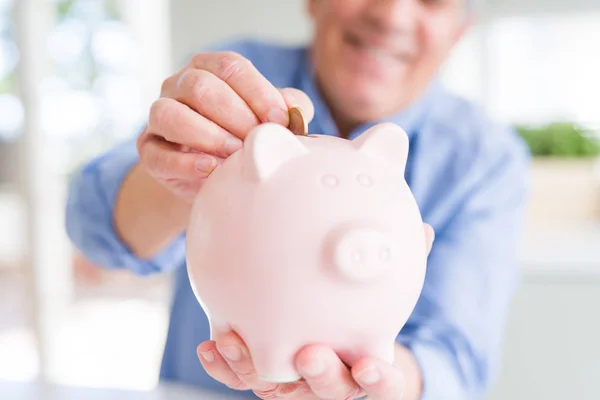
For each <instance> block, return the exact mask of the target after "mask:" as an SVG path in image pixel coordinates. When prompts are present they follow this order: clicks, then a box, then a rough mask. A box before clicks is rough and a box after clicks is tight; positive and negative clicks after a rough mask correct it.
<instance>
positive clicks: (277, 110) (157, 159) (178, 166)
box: [137, 52, 314, 200]
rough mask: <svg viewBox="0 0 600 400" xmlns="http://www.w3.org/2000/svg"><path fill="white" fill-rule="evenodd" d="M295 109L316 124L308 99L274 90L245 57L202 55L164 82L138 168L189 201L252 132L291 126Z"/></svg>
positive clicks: (143, 137) (140, 141) (289, 91)
mask: <svg viewBox="0 0 600 400" xmlns="http://www.w3.org/2000/svg"><path fill="white" fill-rule="evenodd" d="M294 105H299V106H300V107H301V108H302V109H303V110H304V112H305V114H306V117H307V118H308V120H309V121H310V120H311V119H312V117H313V115H314V107H313V105H312V102H311V101H310V99H309V98H308V96H307V95H306V94H304V93H303V92H301V91H299V90H296V89H289V88H287V89H281V90H279V89H277V88H275V87H274V86H273V85H272V84H271V83H270V82H269V81H268V80H267V79H266V78H265V77H264V76H263V75H262V74H260V72H259V71H258V70H257V69H256V68H255V67H254V66H253V65H252V63H251V62H250V61H249V60H247V59H246V58H244V57H242V56H241V55H239V54H236V53H231V52H215V53H203V54H199V55H197V56H195V57H194V58H193V59H192V60H191V61H190V63H189V64H188V65H187V66H186V67H185V68H183V69H182V70H181V71H180V72H178V73H177V74H175V75H173V76H172V77H170V78H168V79H167V80H165V81H164V83H163V85H162V90H161V98H160V99H159V100H157V101H156V102H155V103H154V104H153V106H152V108H151V110H150V116H149V122H148V126H147V128H146V129H145V131H144V133H143V134H142V135H141V136H140V137H139V139H138V143H137V147H138V152H139V155H140V165H141V167H142V168H143V170H145V171H146V172H147V173H148V174H149V175H150V176H151V177H153V178H154V179H156V180H157V181H159V182H160V183H162V184H163V185H165V186H166V187H167V188H168V189H169V190H171V191H172V192H174V193H175V194H176V195H178V196H180V197H182V198H184V199H187V200H190V199H192V198H193V197H194V196H195V194H196V193H197V191H198V189H199V188H200V185H201V184H202V182H203V181H204V179H205V178H206V177H208V175H209V174H210V173H211V172H212V171H213V169H214V168H215V167H216V166H217V165H218V164H220V163H221V162H222V161H223V160H224V159H225V158H227V157H228V156H230V155H231V154H232V153H234V152H235V151H237V150H238V149H240V148H241V147H242V141H243V139H245V137H246V135H247V134H248V133H249V131H250V130H251V129H252V128H254V127H256V126H257V125H259V124H260V123H263V122H275V123H279V124H281V125H283V126H286V127H287V126H288V123H289V118H288V114H287V112H288V109H289V108H290V107H292V106H294Z"/></svg>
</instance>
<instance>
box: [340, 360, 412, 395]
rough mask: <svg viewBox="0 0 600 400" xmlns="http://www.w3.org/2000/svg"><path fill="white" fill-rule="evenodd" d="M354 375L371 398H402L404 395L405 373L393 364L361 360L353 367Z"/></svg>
mask: <svg viewBox="0 0 600 400" xmlns="http://www.w3.org/2000/svg"><path fill="white" fill-rule="evenodd" d="M352 376H353V378H354V380H355V381H356V382H357V383H358V384H359V385H360V387H361V388H362V389H363V390H364V392H365V393H366V395H367V398H369V399H370V400H401V399H402V398H403V396H404V387H405V385H404V375H403V374H402V371H400V369H399V368H398V367H396V366H394V365H392V364H389V363H386V362H383V361H381V360H371V359H364V360H360V361H359V362H358V363H356V364H355V365H354V367H353V368H352Z"/></svg>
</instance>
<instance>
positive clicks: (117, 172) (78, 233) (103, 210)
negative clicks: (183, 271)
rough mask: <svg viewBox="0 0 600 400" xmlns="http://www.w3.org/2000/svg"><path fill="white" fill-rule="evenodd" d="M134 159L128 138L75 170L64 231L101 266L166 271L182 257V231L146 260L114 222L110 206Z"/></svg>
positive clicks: (143, 271) (133, 147)
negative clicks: (164, 247)
mask: <svg viewBox="0 0 600 400" xmlns="http://www.w3.org/2000/svg"><path fill="white" fill-rule="evenodd" d="M137 162H138V154H137V148H136V142H135V139H131V140H128V141H126V142H125V143H123V144H121V145H119V146H116V147H115V148H113V149H112V150H110V151H108V152H106V153H105V154H103V155H101V156H99V157H98V158H96V159H94V160H92V161H90V162H89V163H88V164H86V165H85V166H84V167H83V168H82V169H81V170H79V171H77V172H76V173H75V174H74V176H73V177H72V180H71V182H70V183H69V191H68V197H67V205H66V230H67V235H68V236H69V239H70V240H71V242H72V243H73V245H74V246H75V248H76V249H77V250H79V251H80V252H81V253H82V254H83V255H84V256H85V257H86V258H87V259H88V260H89V261H91V262H92V263H94V264H96V265H98V266H100V267H105V268H111V269H129V270H130V271H132V272H134V273H136V274H138V275H150V274H153V273H158V272H166V271H169V270H171V269H174V268H175V267H177V266H179V265H181V264H182V263H183V261H184V257H185V238H184V236H183V235H181V236H180V237H178V238H177V239H176V240H175V241H174V242H173V243H172V244H171V245H169V247H168V248H166V249H165V250H163V251H162V252H161V253H160V254H158V255H157V256H155V257H154V258H152V259H148V260H146V259H142V258H139V257H137V256H136V255H135V254H133V252H132V251H131V250H130V249H129V248H128V247H127V246H126V245H125V243H124V242H123V241H122V240H121V239H120V238H119V235H118V234H117V232H116V229H115V226H114V220H113V210H114V205H115V200H116V197H117V195H118V192H119V188H120V186H121V183H122V182H123V180H124V179H125V177H126V176H127V175H128V173H129V172H130V170H131V169H132V168H133V166H134V165H135V164H136V163H137Z"/></svg>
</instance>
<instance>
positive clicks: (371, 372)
mask: <svg viewBox="0 0 600 400" xmlns="http://www.w3.org/2000/svg"><path fill="white" fill-rule="evenodd" d="M356 378H357V379H358V380H359V381H360V383H363V384H365V385H373V384H375V383H377V381H378V380H379V372H378V371H377V369H375V367H369V368H366V369H365V370H363V371H362V372H361V373H360V374H358V376H357V377H356Z"/></svg>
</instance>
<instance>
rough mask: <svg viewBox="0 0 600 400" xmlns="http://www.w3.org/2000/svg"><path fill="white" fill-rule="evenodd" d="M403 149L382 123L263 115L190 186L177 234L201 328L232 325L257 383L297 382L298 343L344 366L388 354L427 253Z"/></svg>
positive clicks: (392, 128) (416, 291) (396, 130)
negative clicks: (184, 222)
mask: <svg viewBox="0 0 600 400" xmlns="http://www.w3.org/2000/svg"><path fill="white" fill-rule="evenodd" d="M407 156H408V138H407V136H406V133H405V132H404V131H403V130H402V129H401V128H400V127H398V126H396V125H393V124H388V123H384V124H380V125H375V126H374V127H372V128H370V129H368V130H366V131H365V132H364V133H363V134H361V135H360V136H358V137H357V138H355V139H354V140H348V139H342V138H338V137H333V136H327V135H309V136H298V135H294V134H293V133H292V132H291V131H289V130H288V129H287V128H285V127H283V126H281V125H276V124H270V123H265V124H262V125H259V126H258V127H256V128H255V129H254V130H252V131H251V132H250V133H249V135H248V136H247V138H246V140H245V142H244V146H243V148H242V149H240V150H238V151H237V152H236V153H234V154H233V155H231V156H230V157H229V158H227V159H226V160H225V162H224V163H223V164H222V165H220V166H219V167H218V168H217V169H215V170H214V171H213V173H212V174H211V176H210V177H209V178H208V179H207V180H206V182H205V184H204V185H203V186H202V188H201V190H200V191H199V193H198V194H197V197H196V199H195V201H194V204H193V207H192V212H191V217H190V221H189V227H188V230H187V235H186V252H187V255H186V257H187V268H188V272H189V277H190V283H191V286H192V289H193V291H194V294H195V296H196V297H197V299H198V301H199V303H200V304H201V306H202V308H203V310H204V312H205V313H206V315H207V317H208V320H209V321H210V327H211V336H212V337H213V338H214V337H215V336H217V335H219V334H220V333H223V332H227V331H230V330H233V331H234V332H236V333H237V334H238V335H239V336H240V337H241V338H242V339H243V340H244V341H245V343H246V345H247V346H248V349H249V351H250V355H251V357H252V359H253V361H254V365H255V367H256V370H257V372H258V374H259V375H260V377H261V378H262V379H263V380H264V381H267V382H277V383H282V382H293V381H296V380H298V379H299V378H300V376H299V374H298V372H297V371H296V368H295V364H294V360H295V356H296V354H297V352H298V351H299V350H300V349H301V348H302V347H303V346H305V345H308V344H324V345H328V346H330V347H331V348H332V349H333V350H334V351H336V353H337V354H338V355H339V357H340V358H341V360H342V361H343V362H344V363H346V364H347V365H349V366H352V365H353V364H354V363H355V362H356V361H357V360H358V359H359V358H361V357H363V356H374V357H378V358H380V359H383V360H385V361H388V362H390V363H391V362H393V360H394V343H395V338H396V336H397V335H398V333H399V331H400V330H401V328H402V327H403V325H404V324H405V323H406V321H407V319H408V317H409V316H410V314H411V312H412V310H413V308H414V307H415V305H416V302H417V299H418V297H419V295H420V293H421V290H422V285H423V281H424V277H425V269H426V259H427V254H426V252H427V250H426V240H425V233H424V229H423V221H422V219H421V215H420V212H419V209H418V207H417V204H416V202H415V199H414V197H413V195H412V193H411V191H410V189H409V187H408V185H407V183H406V181H405V178H404V170H405V165H406V161H407Z"/></svg>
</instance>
